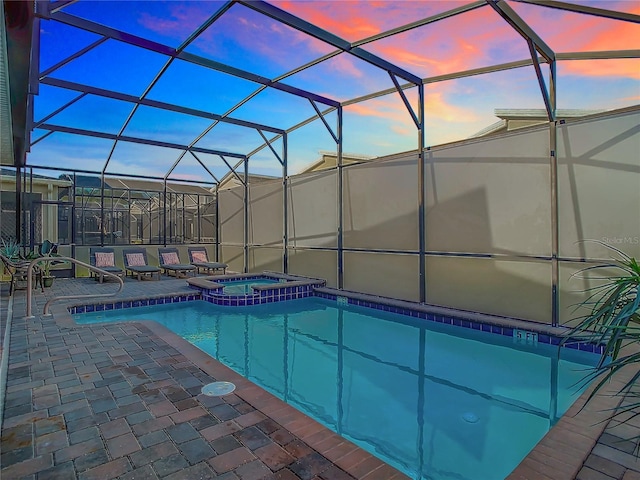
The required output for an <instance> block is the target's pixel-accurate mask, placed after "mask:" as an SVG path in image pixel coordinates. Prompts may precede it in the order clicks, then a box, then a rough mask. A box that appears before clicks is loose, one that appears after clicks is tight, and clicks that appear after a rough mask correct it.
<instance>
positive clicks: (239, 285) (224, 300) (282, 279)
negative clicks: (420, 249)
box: [187, 272, 326, 307]
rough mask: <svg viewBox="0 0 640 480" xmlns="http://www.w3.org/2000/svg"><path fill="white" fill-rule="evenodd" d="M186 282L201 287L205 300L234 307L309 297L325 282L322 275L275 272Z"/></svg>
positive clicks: (198, 288) (223, 276) (190, 285)
mask: <svg viewBox="0 0 640 480" xmlns="http://www.w3.org/2000/svg"><path fill="white" fill-rule="evenodd" d="M187 283H188V284H189V287H190V288H193V289H196V290H199V291H200V295H201V298H202V300H204V301H207V302H210V303H213V304H215V305H225V306H234V307H237V306H244V305H260V304H262V303H272V302H281V301H284V300H293V299H295V298H305V297H310V296H311V295H313V290H314V289H315V288H320V287H324V286H325V285H326V281H325V280H322V279H318V278H307V277H298V276H295V275H287V274H282V273H274V272H263V273H261V274H258V275H256V274H252V273H242V274H237V275H214V276H209V277H198V278H189V279H187Z"/></svg>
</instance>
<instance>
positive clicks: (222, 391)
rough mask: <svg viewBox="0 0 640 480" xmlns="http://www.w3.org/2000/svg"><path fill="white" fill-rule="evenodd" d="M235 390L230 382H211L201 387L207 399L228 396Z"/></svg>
mask: <svg viewBox="0 0 640 480" xmlns="http://www.w3.org/2000/svg"><path fill="white" fill-rule="evenodd" d="M235 389H236V386H235V385H234V384H233V383H231V382H213V383H209V384H208V385H205V386H204V387H202V393H203V394H204V395H207V396H209V397H221V396H223V395H228V394H230V393H231V392H233V391H234V390H235Z"/></svg>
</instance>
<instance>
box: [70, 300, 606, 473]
mask: <svg viewBox="0 0 640 480" xmlns="http://www.w3.org/2000/svg"><path fill="white" fill-rule="evenodd" d="M75 318H76V321H77V322H78V323H94V322H101V321H119V320H134V321H135V320H155V321H157V322H159V323H161V324H163V325H165V326H166V327H167V328H169V329H171V330H172V331H174V332H175V333H176V334H178V335H180V336H182V337H183V338H185V339H187V340H188V341H190V342H191V343H193V344H195V345H196V346H198V347H199V348H201V349H202V350H204V351H205V352H207V353H209V354H210V355H212V356H213V357H214V358H217V359H218V360H219V361H221V362H222V363H224V364H226V365H228V366H229V367H231V368H232V369H234V370H236V371H237V372H238V373H240V374H241V375H243V376H245V377H246V378H248V379H250V380H251V381H253V382H254V383H256V384H259V385H261V386H262V387H263V388H265V389H267V390H269V391H270V392H272V393H274V394H275V395H277V396H278V397H280V398H282V399H283V400H284V401H286V402H287V403H289V404H291V405H293V406H295V407H296V408H298V409H300V410H301V411H303V412H305V413H306V414H308V415H310V416H312V417H314V418H316V419H317V420H319V421H320V422H322V423H323V424H325V425H326V426H328V427H329V428H331V429H332V430H334V431H336V432H338V433H339V434H340V435H342V436H343V437H345V438H348V439H349V440H351V441H353V442H354V443H356V444H357V445H359V446H360V447H362V448H364V449H365V450H368V451H369V452H371V453H372V454H374V455H376V456H378V457H379V458H381V459H383V460H384V461H386V462H388V463H389V464H391V465H393V466H394V467H396V468H398V469H400V470H401V471H403V472H405V473H406V474H407V475H409V476H410V477H411V478H415V479H434V480H444V479H452V478H456V479H480V478H481V479H486V480H492V479H495V480H498V479H503V478H505V477H506V476H507V475H508V474H509V472H511V470H512V469H513V468H515V466H516V465H517V464H518V463H519V462H520V460H521V459H522V458H524V456H526V454H527V453H528V452H529V451H530V450H531V449H532V448H533V446H534V445H535V444H536V443H537V442H538V441H539V440H540V438H542V436H543V435H544V434H545V433H546V432H547V431H548V430H549V428H550V427H551V426H553V424H554V423H555V420H556V419H557V418H558V417H559V416H561V415H562V414H563V413H564V412H565V411H566V410H567V408H568V407H569V406H570V405H571V404H572V403H573V401H574V400H575V399H576V398H577V396H578V395H579V393H580V390H579V389H578V388H577V387H576V385H577V384H579V383H580V380H581V379H582V378H583V377H584V375H585V373H586V372H585V369H586V368H587V365H592V364H593V362H594V361H595V360H596V359H597V356H596V355H593V354H589V353H586V352H581V351H578V350H570V349H562V353H561V357H560V358H558V355H559V351H558V349H557V347H553V346H551V345H542V344H540V345H536V346H532V345H516V344H514V340H513V339H512V338H509V337H505V336H501V335H493V334H490V333H487V332H482V331H477V330H471V329H468V328H459V327H455V326H451V325H443V324H436V323H434V322H424V321H420V320H417V319H412V318H410V317H406V316H402V315H397V314H393V313H389V312H383V311H377V310H372V309H369V308H364V307H358V306H353V305H338V304H337V303H336V302H335V301H331V300H326V299H321V298H316V297H311V298H305V299H298V300H291V301H286V302H279V303H272V304H264V305H255V306H250V307H238V308H234V309H228V308H225V307H220V306H216V305H211V304H209V303H206V302H201V301H192V302H185V303H181V304H170V305H163V306H150V307H144V308H131V309H126V310H117V311H106V312H97V313H91V314H84V315H76V316H75Z"/></svg>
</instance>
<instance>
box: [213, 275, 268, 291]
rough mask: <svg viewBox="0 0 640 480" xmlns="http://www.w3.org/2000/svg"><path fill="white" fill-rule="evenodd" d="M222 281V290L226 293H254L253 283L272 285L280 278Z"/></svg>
mask: <svg viewBox="0 0 640 480" xmlns="http://www.w3.org/2000/svg"><path fill="white" fill-rule="evenodd" d="M220 283H223V285H224V288H223V289H222V292H223V293H224V294H226V295H250V294H252V293H253V288H251V286H252V285H270V284H272V283H278V280H272V279H268V278H258V279H253V280H232V281H229V282H220Z"/></svg>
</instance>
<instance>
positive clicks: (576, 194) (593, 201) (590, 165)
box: [558, 111, 640, 258]
mask: <svg viewBox="0 0 640 480" xmlns="http://www.w3.org/2000/svg"><path fill="white" fill-rule="evenodd" d="M638 125H640V113H639V112H637V111H636V112H629V113H623V114H618V115H614V116H610V117H605V118H599V119H592V120H583V121H579V122H572V123H567V124H565V125H560V126H559V127H558V215H559V218H558V227H559V239H560V256H562V257H565V258H566V257H570V258H609V257H610V256H611V255H612V251H611V250H610V249H607V248H606V247H604V246H602V245H599V244H598V243H596V242H602V243H604V244H605V245H610V246H612V247H615V248H619V249H620V250H622V251H624V252H625V253H627V254H628V255H631V256H634V257H636V258H638V257H640V127H638ZM594 241H595V242H594Z"/></svg>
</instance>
